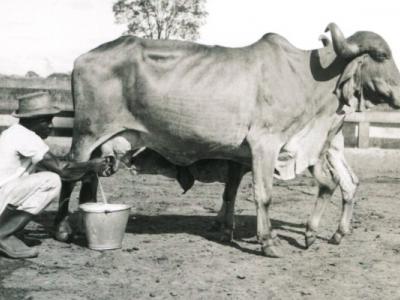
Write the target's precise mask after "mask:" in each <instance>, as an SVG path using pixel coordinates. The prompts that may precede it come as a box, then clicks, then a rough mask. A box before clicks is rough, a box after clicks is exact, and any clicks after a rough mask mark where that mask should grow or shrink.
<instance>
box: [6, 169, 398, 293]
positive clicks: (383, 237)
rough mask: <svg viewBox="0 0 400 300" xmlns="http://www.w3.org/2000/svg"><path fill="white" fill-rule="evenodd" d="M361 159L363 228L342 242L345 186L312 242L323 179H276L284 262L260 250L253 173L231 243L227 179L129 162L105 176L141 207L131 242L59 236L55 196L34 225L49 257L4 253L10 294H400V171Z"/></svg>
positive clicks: (113, 193)
mask: <svg viewBox="0 0 400 300" xmlns="http://www.w3.org/2000/svg"><path fill="white" fill-rule="evenodd" d="M397 162H398V161H396V162H395V163H397ZM352 164H355V168H356V171H357V174H358V175H359V176H360V178H361V184H360V188H359V192H358V194H357V204H356V208H355V214H354V218H353V227H354V230H353V233H352V234H351V235H350V236H348V237H347V238H346V239H345V240H344V241H343V242H342V244H341V245H339V246H335V245H331V244H328V243H327V240H328V239H329V238H330V237H331V235H332V234H333V233H334V231H335V230H336V228H337V223H338V219H339V215H340V210H341V199H340V193H339V192H338V191H337V192H336V193H335V195H334V197H333V199H332V201H331V203H330V204H329V206H328V208H327V211H326V214H325V215H324V218H323V220H322V224H321V228H320V232H319V239H318V240H317V241H316V243H315V244H314V245H313V246H312V247H311V248H310V249H308V250H305V249H304V236H303V232H304V223H305V221H306V219H307V217H308V215H309V213H310V212H311V209H312V207H313V204H314V199H315V193H316V189H317V188H316V186H314V184H313V180H312V179H311V178H310V177H308V176H302V177H299V178H297V179H296V180H293V181H290V182H277V184H276V186H275V189H274V200H273V205H272V208H271V217H272V223H273V226H274V227H275V228H276V229H277V231H278V233H279V236H280V239H281V241H282V245H281V248H282V250H283V251H284V253H285V257H284V258H279V259H272V258H267V257H263V256H261V252H260V247H259V245H258V244H257V243H256V239H255V233H256V222H255V207H254V203H253V200H252V199H253V196H252V191H251V177H250V176H249V175H247V176H246V177H245V178H244V180H243V182H242V184H241V188H240V192H239V196H238V201H237V206H236V207H237V209H236V231H235V240H234V242H233V243H231V244H223V243H221V242H219V234H218V233H215V232H210V231H209V227H210V225H211V223H212V221H213V218H214V216H215V214H216V212H217V211H218V209H219V206H220V204H221V194H222V190H223V185H222V184H201V183H196V184H195V186H194V188H193V189H192V190H190V191H189V192H188V193H187V194H185V195H182V194H181V190H180V188H179V186H178V184H177V183H176V182H175V181H174V180H171V179H167V178H165V177H161V176H154V175H153V176H150V175H149V176H145V175H141V176H138V177H133V176H131V175H130V174H129V172H128V171H126V170H123V171H121V172H120V173H118V174H117V175H116V176H114V177H111V178H107V179H103V180H102V183H103V186H104V190H105V192H106V194H107V196H108V198H109V200H110V202H113V203H129V204H131V205H132V206H133V208H132V213H131V216H130V219H129V222H128V227H127V232H126V234H125V239H124V243H123V248H122V249H119V250H113V251H103V252H99V251H94V250H90V249H88V248H87V247H86V244H85V243H86V242H85V238H84V237H83V236H77V237H76V238H75V240H74V242H73V243H71V244H64V243H60V242H57V241H55V240H54V239H53V238H52V236H51V233H50V231H51V229H52V228H51V225H52V222H53V219H54V215H55V211H56V208H57V205H56V204H53V205H52V206H51V207H49V208H48V209H47V210H46V211H45V213H43V214H42V215H41V216H40V217H38V218H37V219H36V220H35V222H34V223H33V224H31V225H29V226H28V227H27V229H26V230H25V237H26V239H27V242H29V243H31V244H39V245H38V246H37V247H38V248H39V250H40V256H39V257H38V258H35V259H28V260H22V261H18V260H17V261H16V260H11V259H6V258H0V299H7V300H13V299H35V300H39V299H46V300H49V299H71V300H72V299H98V300H100V299H400V203H399V194H400V184H399V181H400V168H399V169H398V171H396V170H394V171H393V170H391V171H387V172H385V171H384V170H382V169H377V171H376V172H375V171H373V170H372V171H371V170H370V169H368V168H365V169H363V162H362V161H361V162H360V161H356V162H352ZM378 165H379V164H378ZM365 166H367V163H366V164H365ZM76 196H77V195H76V193H75V194H74V198H76ZM73 202H74V203H73V205H72V207H71V209H72V210H75V209H76V206H77V203H76V200H75V201H73ZM73 217H74V216H73ZM75 217H76V214H75Z"/></svg>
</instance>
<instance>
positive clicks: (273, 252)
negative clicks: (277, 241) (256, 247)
mask: <svg viewBox="0 0 400 300" xmlns="http://www.w3.org/2000/svg"><path fill="white" fill-rule="evenodd" d="M262 252H263V253H264V255H265V256H267V257H272V258H279V257H283V254H282V252H281V251H280V250H279V249H278V247H277V246H275V245H274V246H262Z"/></svg>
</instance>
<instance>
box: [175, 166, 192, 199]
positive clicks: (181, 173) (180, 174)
mask: <svg viewBox="0 0 400 300" xmlns="http://www.w3.org/2000/svg"><path fill="white" fill-rule="evenodd" d="M176 169H177V175H176V180H178V182H179V185H180V186H181V188H182V189H183V193H184V194H185V193H186V192H187V191H188V190H190V189H191V188H192V186H193V184H194V177H193V174H192V173H191V172H190V171H189V169H188V168H187V167H180V166H177V167H176Z"/></svg>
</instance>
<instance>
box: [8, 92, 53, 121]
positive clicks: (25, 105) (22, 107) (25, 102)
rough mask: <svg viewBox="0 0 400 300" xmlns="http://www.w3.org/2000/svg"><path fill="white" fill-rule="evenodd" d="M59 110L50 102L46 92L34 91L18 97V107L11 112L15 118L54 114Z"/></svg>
mask: <svg viewBox="0 0 400 300" xmlns="http://www.w3.org/2000/svg"><path fill="white" fill-rule="evenodd" d="M59 112H61V110H60V109H59V108H58V107H57V106H55V105H54V104H53V103H52V99H51V97H50V94H49V93H48V92H35V93H30V94H25V95H22V96H20V97H18V109H17V110H16V111H14V112H13V113H12V115H13V116H14V117H16V118H32V117H37V116H47V115H56V114H58V113H59Z"/></svg>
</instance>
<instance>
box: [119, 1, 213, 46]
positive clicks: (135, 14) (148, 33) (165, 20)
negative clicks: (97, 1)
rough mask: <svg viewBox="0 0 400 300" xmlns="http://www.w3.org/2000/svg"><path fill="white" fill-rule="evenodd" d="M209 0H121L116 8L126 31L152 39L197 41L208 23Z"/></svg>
mask: <svg viewBox="0 0 400 300" xmlns="http://www.w3.org/2000/svg"><path fill="white" fill-rule="evenodd" d="M205 2H206V0H118V1H117V2H116V3H115V4H114V5H113V11H114V15H115V18H116V21H117V23H118V24H125V23H126V24H127V25H128V30H127V32H126V33H127V34H134V35H137V36H139V37H144V38H151V39H182V40H196V39H197V38H198V37H199V29H200V26H201V25H203V24H204V23H205V17H206V16H207V12H206V11H205Z"/></svg>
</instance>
